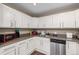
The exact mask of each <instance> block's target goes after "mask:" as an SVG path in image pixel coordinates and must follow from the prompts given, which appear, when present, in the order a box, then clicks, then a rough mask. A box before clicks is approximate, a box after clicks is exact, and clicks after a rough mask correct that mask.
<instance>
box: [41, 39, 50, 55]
mask: <svg viewBox="0 0 79 59" xmlns="http://www.w3.org/2000/svg"><path fill="white" fill-rule="evenodd" d="M41 40H42V43H41V45H42V48H41V50H43V51H45V52H46V54H50V39H49V38H41Z"/></svg>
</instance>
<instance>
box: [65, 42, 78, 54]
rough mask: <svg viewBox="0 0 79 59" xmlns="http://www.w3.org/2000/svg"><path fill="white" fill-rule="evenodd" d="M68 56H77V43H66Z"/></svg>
mask: <svg viewBox="0 0 79 59" xmlns="http://www.w3.org/2000/svg"><path fill="white" fill-rule="evenodd" d="M66 54H67V55H76V54H77V43H76V42H72V41H67V42H66Z"/></svg>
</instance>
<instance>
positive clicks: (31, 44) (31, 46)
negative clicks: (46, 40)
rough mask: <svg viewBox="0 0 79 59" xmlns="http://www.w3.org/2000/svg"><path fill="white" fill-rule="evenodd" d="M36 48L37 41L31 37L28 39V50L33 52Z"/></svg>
mask: <svg viewBox="0 0 79 59" xmlns="http://www.w3.org/2000/svg"><path fill="white" fill-rule="evenodd" d="M34 49H35V41H34V39H33V38H30V39H29V40H28V52H29V53H30V54H31V53H32V52H33V50H34Z"/></svg>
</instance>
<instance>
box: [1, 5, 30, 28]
mask: <svg viewBox="0 0 79 59" xmlns="http://www.w3.org/2000/svg"><path fill="white" fill-rule="evenodd" d="M29 19H31V17H30V16H28V15H26V14H24V13H22V12H20V11H17V10H15V9H13V8H10V7H8V6H6V5H4V4H0V27H4V28H28V25H29V24H28V23H29V21H28V20H29Z"/></svg>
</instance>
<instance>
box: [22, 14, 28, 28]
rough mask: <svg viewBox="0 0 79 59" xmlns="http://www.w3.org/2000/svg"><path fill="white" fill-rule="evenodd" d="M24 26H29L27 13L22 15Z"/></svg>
mask: <svg viewBox="0 0 79 59" xmlns="http://www.w3.org/2000/svg"><path fill="white" fill-rule="evenodd" d="M22 27H23V28H28V27H29V18H28V17H27V16H26V15H25V14H23V15H22Z"/></svg>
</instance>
